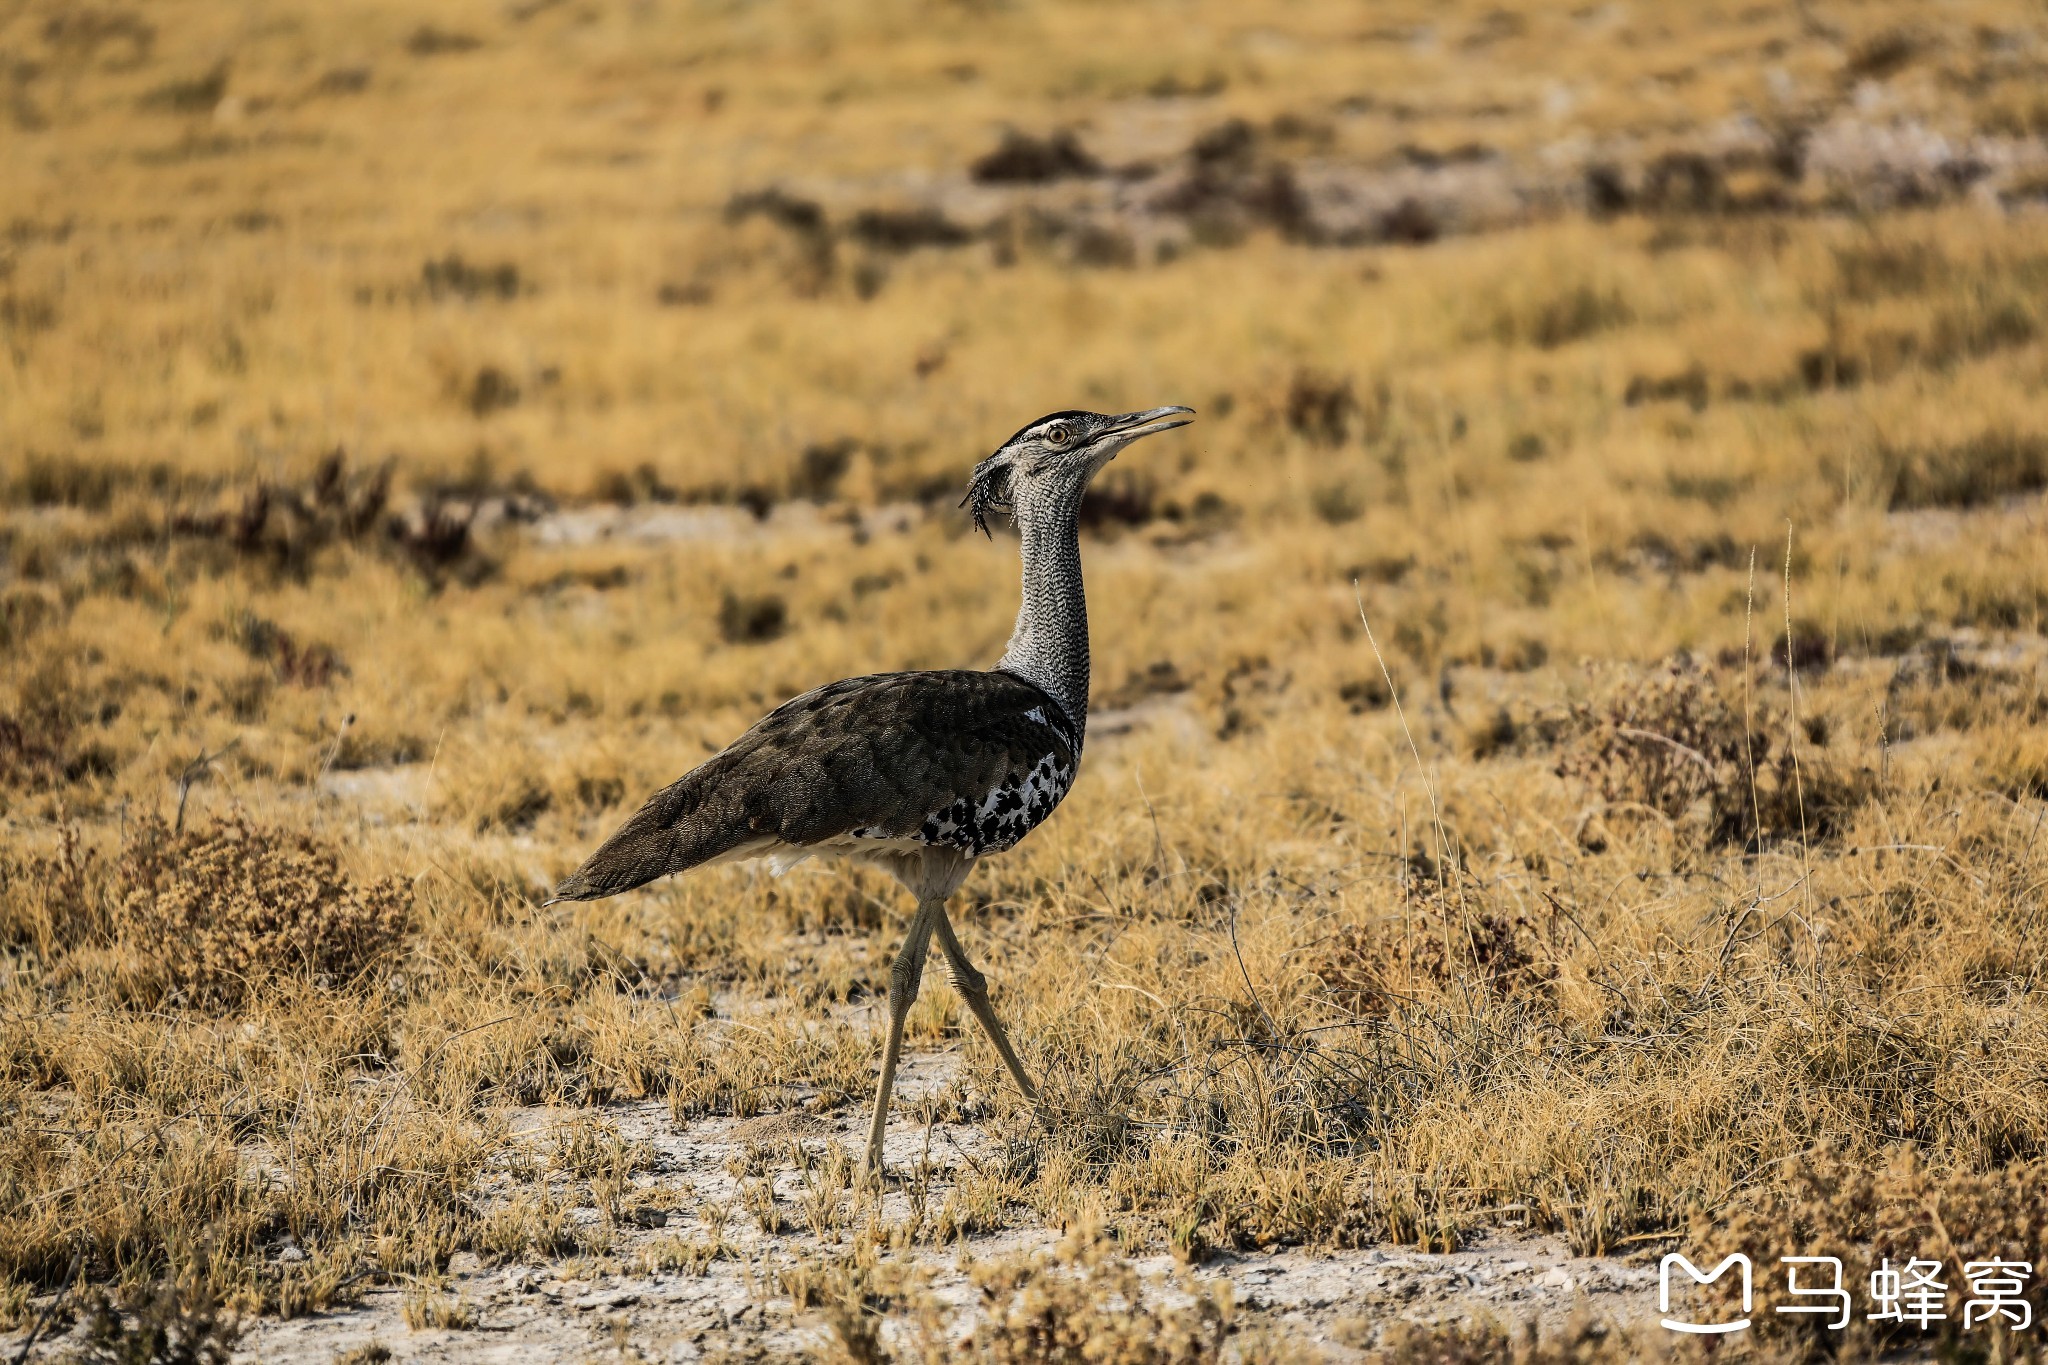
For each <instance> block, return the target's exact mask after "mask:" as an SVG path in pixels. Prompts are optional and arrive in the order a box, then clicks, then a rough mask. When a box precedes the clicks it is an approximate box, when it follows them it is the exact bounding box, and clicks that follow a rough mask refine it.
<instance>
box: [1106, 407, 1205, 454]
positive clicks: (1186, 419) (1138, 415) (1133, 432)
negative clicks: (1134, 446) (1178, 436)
mask: <svg viewBox="0 0 2048 1365" xmlns="http://www.w3.org/2000/svg"><path fill="white" fill-rule="evenodd" d="M1194 420H1195V410H1194V409H1193V408H1147V409H1146V410H1145V411H1143V412H1127V413H1124V414H1123V415H1122V416H1120V417H1112V418H1110V419H1109V425H1108V426H1107V427H1105V428H1103V430H1102V433H1101V435H1100V436H1098V437H1097V438H1096V439H1097V440H1103V439H1109V440H1114V441H1115V442H1117V444H1119V445H1122V444H1124V443H1126V442H1129V441H1135V440H1137V439H1138V438H1139V437H1140V436H1150V435H1152V434H1154V433H1155V432H1161V431H1172V430H1173V429H1174V428H1175V427H1184V426H1186V425H1187V424H1188V423H1190V422H1192V421H1194Z"/></svg>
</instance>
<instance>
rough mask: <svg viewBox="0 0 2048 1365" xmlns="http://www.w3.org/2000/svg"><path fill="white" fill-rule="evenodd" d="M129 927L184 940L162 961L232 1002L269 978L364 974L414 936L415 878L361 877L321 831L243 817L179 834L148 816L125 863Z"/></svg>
mask: <svg viewBox="0 0 2048 1365" xmlns="http://www.w3.org/2000/svg"><path fill="white" fill-rule="evenodd" d="M119 875H120V881H121V886H122V899H121V909H122V916H123V919H124V925H125V928H126V931H127V932H128V933H129V934H130V935H132V936H133V937H134V938H136V939H137V940H138V941H140V942H143V943H154V944H159V945H175V947H174V948H173V949H172V950H171V951H167V952H163V953H162V954H161V956H160V959H159V961H160V965H161V967H162V970H163V971H164V973H165V975H166V977H167V978H168V982H169V984H170V985H171V986H172V987H173V988H174V989H176V990H177V991H179V992H182V993H183V994H184V996H185V997H186V998H187V1000H189V1001H190V1002H192V1003H194V1004H200V1005H205V1006H209V1007H215V1008H229V1007H232V1006H234V1005H236V1004H238V1003H239V1002H240V1001H241V1000H242V999H243V998H244V997H245V996H246V995H247V994H248V993H249V992H251V991H252V990H255V989H257V988H259V987H260V986H262V985H263V984H264V983H266V982H268V981H272V980H275V979H279V978H283V977H290V976H311V977H313V978H315V979H316V980H321V981H325V982H345V981H350V980H353V979H355V978H357V977H359V976H360V975H361V974H362V973H363V972H364V971H365V970H367V969H368V968H369V967H370V966H371V965H372V964H374V963H375V962H376V961H377V960H378V959H379V958H381V957H383V956H385V955H386V954H388V953H389V952H390V951H391V950H392V949H394V948H395V947H397V945H398V944H399V942H400V941H401V940H402V939H403V937H404V935H405V933H406V929H407V927H408V923H409V920H410V915H411V899H412V897H411V893H410V891H409V890H408V889H407V887H406V884H405V882H404V881H402V880H401V879H399V878H397V877H385V878H382V879H380V880H378V881H374V882H370V883H367V884H364V883H359V882H357V881H356V880H355V879H354V878H352V877H350V876H349V875H348V874H347V873H345V872H343V871H342V868H341V862H340V859H339V858H338V857H337V856H336V855H335V852H334V850H333V849H332V848H330V847H328V846H327V845H325V844H323V843H321V842H320V841H319V840H317V839H315V838H314V837H313V836H312V835H311V834H307V833H303V832H291V831H286V830H281V829H276V828H271V827H267V826H261V825H256V824H252V823H250V822H249V821H248V820H246V819H244V818H243V817H241V816H236V817H234V818H233V819H231V820H228V821H226V822H224V823H222V824H219V825H216V826H215V827H213V828H212V829H209V830H206V831H204V832H193V833H185V834H179V833H176V832H174V831H172V830H171V829H170V828H169V826H167V825H166V824H165V823H164V822H163V821H162V819H160V818H155V817H152V818H151V819H149V820H145V821H144V822H143V823H142V825H141V827H140V828H139V829H138V830H137V832H136V833H135V834H134V835H133V836H132V837H131V838H130V839H129V841H128V843H127V845H126V847H125V848H124V849H123V852H122V858H121V866H120V869H119Z"/></svg>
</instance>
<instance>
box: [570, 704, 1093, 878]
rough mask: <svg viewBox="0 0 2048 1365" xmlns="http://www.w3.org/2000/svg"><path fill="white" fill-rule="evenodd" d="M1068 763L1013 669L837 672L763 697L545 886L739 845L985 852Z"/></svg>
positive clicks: (705, 858) (1032, 819)
mask: <svg viewBox="0 0 2048 1365" xmlns="http://www.w3.org/2000/svg"><path fill="white" fill-rule="evenodd" d="M1079 763H1080V741H1079V736H1078V734H1077V733H1076V732H1075V730H1074V727H1073V726H1072V724H1071V723H1070V722H1069V721H1068V719H1067V717H1066V715H1065V714H1064V713H1063V712H1062V711H1061V710H1060V708H1059V704H1058V703H1057V702H1055V701H1053V699H1052V698H1051V697H1050V696H1049V695H1047V694H1046V693H1045V692H1044V691H1043V690H1041V689H1040V688H1038V687H1037V686H1035V685H1034V684H1032V683H1029V682H1027V681H1025V680H1024V679H1022V678H1019V677H1016V676H1015V675H1013V674H1009V673H1001V672H990V673H983V672H974V671H968V670H957V671H941V672H920V673H880V674H875V675H872V676H869V677H865V678H848V679H846V680H845V681H844V682H836V683H831V684H828V685H827V686H824V687H821V688H818V689H817V690H816V691H814V692H806V693H805V694H804V695H802V696H800V697H797V698H795V699H794V700H792V701H789V702H786V703H784V704H783V705H782V706H779V707H777V708H776V709H775V710H774V711H771V712H770V713H769V714H768V715H767V716H765V717H763V718H762V719H761V721H760V722H759V723H758V724H756V725H755V726H754V728H753V729H751V730H749V731H747V732H746V734H744V735H742V736H740V738H739V739H737V740H735V741H734V742H733V744H732V745H731V746H730V747H729V748H727V749H725V750H724V751H723V752H721V753H719V754H716V755H714V756H713V757H711V758H710V759H707V760H706V761H705V762H704V763H702V764H701V765H699V766H698V767H697V768H696V769H694V770H693V771H691V772H690V773H689V774H687V775H686V776H684V777H683V778H682V779H681V780H679V781H677V782H675V783H672V784H671V785H669V786H667V787H664V788H662V789H661V790H660V791H658V792H656V793H655V794H654V795H653V796H652V797H650V798H649V799H648V802H647V804H646V805H644V806H642V807H641V808H640V810H639V811H638V812H637V813H635V814H634V815H633V817H632V818H631V819H629V820H627V821H626V823H625V824H624V825H622V826H620V827H619V829H618V831H617V832H616V833H614V834H613V835H612V836H611V837H610V838H609V839H607V840H605V841H604V843H603V844H602V845H601V846H600V847H599V848H598V850H597V851H596V852H595V853H593V854H591V855H590V857H589V859H588V860H587V861H586V862H585V863H584V864H583V866H582V867H580V868H578V869H577V870H576V871H575V872H574V873H572V874H571V875H570V876H569V878H568V879H567V880H565V881H564V882H563V883H562V885H561V886H560V887H558V888H557V889H556V892H555V897H556V899H558V900H591V899H595V898H597V897H599V896H610V895H615V894H617V893H618V892H621V891H628V890H631V889H632V888H633V887H636V886H640V885H643V884H645V883H647V882H650V881H652V880H654V879H655V878H656V877H660V876H664V875H666V874H668V873H671V872H681V871H684V870H686V869H688V868H692V867H696V866H698V865H700V864H702V863H707V862H710V861H712V860H713V859H716V858H721V857H727V856H732V855H734V854H735V853H737V852H740V851H743V850H745V849H748V848H754V847H758V848H760V849H761V850H763V851H766V850H767V849H770V848H774V847H782V848H789V847H795V848H802V847H805V846H809V845H815V844H821V843H825V842H827V841H838V840H842V839H847V838H853V839H878V840H879V839H887V840H906V839H907V840H913V841H916V842H919V843H925V844H938V845H950V846H952V847H956V848H960V849H962V850H963V851H965V852H968V853H970V854H979V853H987V852H994V851H997V850H1000V849H1003V848H1008V847H1009V846H1010V845H1011V844H1014V843H1015V842H1017V840H1018V839H1021V838H1022V837H1023V836H1024V834H1025V833H1026V832H1028V831H1029V830H1030V829H1031V827H1032V826H1033V825H1036V824H1037V823H1038V822H1039V821H1040V820H1043V819H1044V818H1045V817H1046V816H1047V815H1049V814H1051V812H1052V807H1053V806H1054V805H1056V804H1057V803H1058V801H1059V799H1060V797H1061V796H1064V795H1065V794H1066V789H1067V787H1068V786H1069V785H1071V783H1072V781H1073V776H1074V772H1075V769H1076V768H1077V767H1078V766H1079Z"/></svg>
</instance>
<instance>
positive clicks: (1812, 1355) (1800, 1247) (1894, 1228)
mask: <svg viewBox="0 0 2048 1365" xmlns="http://www.w3.org/2000/svg"><path fill="white" fill-rule="evenodd" d="M1689 1239H1690V1242H1691V1243H1692V1245H1691V1247H1689V1248H1688V1251H1689V1254H1690V1255H1691V1257H1692V1259H1694V1260H1695V1261H1696V1262H1697V1263H1698V1264H1700V1265H1702V1266H1706V1265H1709V1264H1710V1262H1709V1261H1707V1260H1706V1259H1704V1258H1705V1257H1707V1256H1712V1257H1713V1258H1714V1260H1715V1261H1718V1260H1719V1258H1720V1257H1722V1256H1724V1255H1727V1254H1728V1253H1730V1252H1734V1251H1744V1252H1747V1253H1748V1254H1749V1256H1750V1258H1751V1259H1752V1260H1753V1261H1754V1262H1755V1264H1756V1271H1755V1276H1754V1283H1755V1291H1756V1305H1755V1311H1754V1313H1753V1314H1752V1315H1751V1316H1752V1321H1754V1322H1755V1324H1756V1331H1757V1334H1758V1336H1759V1337H1760V1338H1763V1339H1764V1340H1766V1341H1769V1342H1772V1343H1774V1344H1781V1345H1782V1346H1783V1348H1785V1349H1784V1354H1786V1355H1788V1356H1789V1357H1790V1358H1792V1359H1826V1358H1836V1359H1865V1358H1868V1359H1876V1358H1879V1357H1880V1356H1884V1355H1886V1354H1888V1353H1889V1352H1891V1351H1893V1350H1897V1349H1899V1348H1902V1347H1905V1348H1914V1349H1921V1350H1924V1349H1926V1348H1927V1347H1929V1346H1933V1347H1934V1349H1935V1352H1936V1353H1937V1355H1938V1356H1939V1357H1940V1358H1942V1359H1972V1358H1974V1359H1983V1358H1985V1357H1984V1356H1982V1355H1973V1354H1972V1352H1973V1350H1979V1351H1980V1350H1982V1349H1983V1348H1984V1347H1985V1346H1987V1345H1988V1346H1990V1347H1991V1349H1992V1350H1994V1351H1999V1350H2000V1348H2002V1352H2001V1353H2000V1354H1998V1355H1995V1356H1993V1357H1992V1358H1995V1359H2037V1358H2038V1349H2039V1348H2038V1346H2035V1345H2034V1344H2033V1343H2030V1342H2028V1341H2027V1340H2026V1337H2025V1336H2019V1335H2015V1334H2013V1333H2011V1332H2010V1331H2008V1330H2007V1327H2006V1325H2005V1324H2004V1323H2002V1322H1994V1323H1986V1322H1985V1321H1982V1320H1980V1321H1978V1322H1977V1323H1976V1324H1975V1325H1974V1326H1973V1327H1972V1328H1971V1329H1970V1330H1969V1332H1968V1333H1967V1334H1966V1333H1965V1332H1964V1331H1963V1330H1962V1316H1963V1308H1962V1305H1963V1302H1964V1301H1965V1299H1966V1298H1968V1297H1969V1294H1970V1286H1969V1281H1968V1279H1967V1278H1966V1276H1965V1275H1964V1271H1963V1268H1964V1266H1965V1265H1967V1264H1969V1263H1970V1262H1973V1261H1974V1262H1982V1261H1989V1260H1993V1259H2002V1260H2006V1261H2023V1262H2029V1263H2038V1262H2039V1261H2040V1258H2041V1253H2042V1249H2043V1247H2048V1164H2044V1163H2042V1162H2039V1161H2034V1162H2028V1163H2021V1164H2014V1165H2009V1166H2005V1167H2002V1168H1999V1169H1994V1170H1987V1171H1977V1172H1951V1173H1947V1174H1938V1173H1936V1172H1934V1171H1931V1170H1929V1169H1928V1167H1927V1166H1926V1165H1925V1163H1924V1162H1923V1161H1922V1160H1921V1158H1920V1155H1919V1153H1918V1152H1917V1151H1916V1150H1915V1149H1914V1148H1912V1147H1909V1146H1904V1145H1901V1146H1899V1147H1897V1148H1894V1149H1893V1151H1892V1153H1891V1155H1890V1157H1889V1158H1888V1159H1886V1160H1885V1161H1884V1162H1883V1164H1878V1163H1877V1162H1876V1161H1872V1160H1864V1161H1857V1160H1855V1159H1854V1158H1853V1157H1850V1156H1847V1155H1845V1154H1844V1153H1843V1152H1842V1151H1841V1150H1840V1149H1839V1148H1837V1147H1835V1146H1833V1145H1824V1146H1822V1147H1820V1148H1819V1149H1817V1150H1815V1151H1812V1152H1809V1153H1806V1154H1803V1155H1800V1156H1797V1157H1795V1158H1793V1159H1791V1160H1789V1161H1786V1162H1783V1163H1781V1164H1780V1165H1779V1167H1778V1172H1777V1177H1776V1179H1775V1180H1774V1181H1773V1182H1772V1183H1771V1184H1769V1185H1766V1186H1764V1187H1762V1188H1759V1189H1757V1190H1755V1191H1752V1192H1751V1193H1750V1194H1749V1195H1748V1196H1747V1197H1746V1198H1744V1199H1743V1200H1741V1201H1740V1202H1738V1203H1737V1204H1735V1205H1733V1206H1732V1207H1724V1208H1721V1209H1717V1210H1705V1209H1702V1210H1698V1211H1696V1212H1695V1213H1694V1215H1693V1218H1692V1225H1691V1229H1690V1234H1689ZM1782 1256H1834V1257H1838V1258H1840V1260H1841V1261H1842V1286H1843V1287H1844V1288H1846V1289H1848V1290H1849V1291H1850V1293H1851V1294H1852V1296H1853V1297H1854V1299H1855V1301H1856V1302H1857V1303H1858V1304H1862V1303H1864V1302H1865V1300H1866V1291H1867V1288H1868V1286H1869V1284H1870V1275H1871V1272H1872V1271H1873V1270H1876V1269H1877V1268H1878V1267H1879V1265H1880V1264H1881V1263H1882V1262H1884V1261H1887V1260H1889V1261H1890V1262H1891V1264H1892V1265H1893V1266H1894V1267H1895V1268H1896V1267H1898V1266H1901V1265H1904V1264H1905V1263H1906V1262H1907V1261H1908V1260H1911V1259H1914V1258H1916V1257H1917V1258H1922V1259H1925V1260H1938V1261H1940V1262H1942V1264H1943V1269H1942V1271H1940V1272H1938V1274H1939V1277H1940V1279H1942V1280H1943V1281H1944V1282H1945V1283H1946V1285H1947V1289H1948V1302H1947V1305H1946V1307H1947V1309H1948V1313H1949V1319H1950V1320H1949V1321H1948V1322H1946V1323H1944V1324H1941V1325H1939V1326H1937V1327H1936V1328H1935V1330H1934V1331H1932V1332H1928V1333H1923V1332H1922V1330H1921V1329H1920V1327H1919V1326H1918V1325H1917V1324H1914V1325H1906V1324H1897V1323H1889V1322H1872V1321H1869V1320H1867V1318H1866V1315H1865V1314H1864V1313H1862V1312H1860V1311H1859V1312H1858V1313H1856V1314H1854V1315H1853V1316H1852V1320H1851V1322H1850V1324H1849V1326H1848V1327H1847V1328H1846V1329H1844V1330H1841V1331H1835V1330H1831V1329H1829V1328H1828V1327H1827V1326H1826V1324H1827V1322H1828V1321H1829V1320H1830V1315H1827V1314H1797V1313H1794V1314H1788V1313H1780V1312H1779V1311H1778V1309H1779V1308H1780V1307H1781V1306H1782V1305H1786V1304H1793V1303H1800V1302H1803V1303H1805V1304H1808V1305H1810V1304H1812V1303H1815V1302H1817V1300H1814V1299H1811V1298H1808V1299H1804V1300H1795V1299H1793V1298H1792V1297H1791V1296H1790V1295H1789V1294H1788V1293H1787V1292H1786V1278H1785V1275H1784V1273H1783V1270H1782V1267H1781V1266H1780V1264H1779V1260H1778V1258H1779V1257H1782ZM1827 1283H1828V1280H1827V1275H1826V1272H1825V1271H1821V1272H1818V1274H1817V1276H1816V1275H1806V1276H1803V1277H1802V1279H1801V1286H1802V1287H1810V1286H1811V1285H1813V1284H1821V1285H1826V1284H1827ZM1725 1287H1726V1286H1725V1285H1716V1286H1714V1287H1713V1288H1712V1289H1711V1290H1697V1291H1695V1292H1696V1293H1702V1294H1707V1295H1712V1294H1714V1293H1717V1292H1720V1291H1722V1290H1723V1289H1724V1288H1725ZM2024 1297H2025V1298H2026V1299H2027V1300H2028V1301H2029V1302H2030V1304H2031V1306H2032V1308H2033V1315H2034V1318H2035V1319H2036V1321H2038V1320H2039V1317H2040V1314H2041V1310H2042V1295H2041V1292H2040V1287H2039V1285H2038V1283H2037V1282H2030V1283H2029V1284H2028V1285H2027V1288H2026V1291H2025V1294H2024ZM2028 1335H2031V1333H2029V1334H2028Z"/></svg>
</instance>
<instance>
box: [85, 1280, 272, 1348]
mask: <svg viewBox="0 0 2048 1365" xmlns="http://www.w3.org/2000/svg"><path fill="white" fill-rule="evenodd" d="M84 1317H85V1325H84V1327H83V1329H82V1331H81V1332H80V1339H79V1341H78V1343H77V1345H76V1346H75V1347H74V1348H73V1350H72V1351H71V1353H70V1354H69V1356H68V1359H69V1360H71V1361H73V1362H75V1363H76V1365H227V1362H228V1361H229V1359H230V1358H231V1357H232V1356H233V1355H234V1349H235V1343H236V1341H238V1340H239V1339H240V1338H241V1335H242V1324H241V1322H240V1321H239V1320H238V1319H237V1318H235V1317H234V1316H233V1315H231V1314H224V1313H223V1312H222V1311H221V1306H220V1303H219V1302H218V1300H216V1299H215V1298H214V1297H213V1295H212V1294H211V1293H209V1292H207V1291H206V1290H205V1289H199V1290H194V1291H186V1290H182V1289H180V1288H179V1287H178V1286H176V1285H174V1284H172V1283H170V1282H165V1283H163V1284H159V1285H154V1286H140V1287H136V1288H132V1289H129V1290H128V1291H126V1292H124V1293H122V1294H121V1295H120V1296H119V1298H118V1299H116V1298H114V1297H110V1296H109V1295H108V1294H107V1292H106V1291H105V1290H103V1289H97V1288H95V1289H94V1290H92V1291H91V1293H90V1294H89V1295H88V1298H87V1308H86V1311H85V1314H84Z"/></svg>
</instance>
